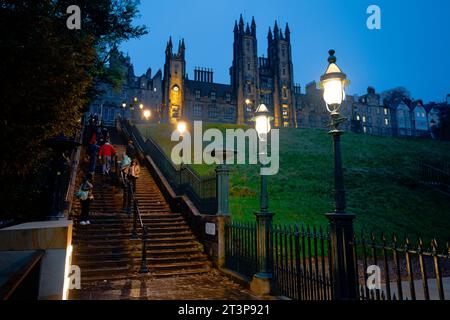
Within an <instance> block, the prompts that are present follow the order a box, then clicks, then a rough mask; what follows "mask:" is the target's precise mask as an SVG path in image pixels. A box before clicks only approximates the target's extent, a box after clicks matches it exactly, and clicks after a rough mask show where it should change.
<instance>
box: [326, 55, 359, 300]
mask: <svg viewBox="0 0 450 320" xmlns="http://www.w3.org/2000/svg"><path fill="white" fill-rule="evenodd" d="M328 53H329V57H328V68H327V70H326V71H325V74H324V75H322V76H321V77H320V84H321V87H322V88H323V99H324V100H325V103H326V105H327V110H328V112H329V113H330V117H331V121H330V124H329V126H330V128H331V130H330V132H329V133H330V134H331V135H332V136H333V150H334V189H335V192H334V194H335V199H334V202H335V209H334V212H331V213H327V214H326V216H327V218H328V221H329V230H330V243H331V244H332V245H331V260H332V261H334V263H333V264H334V270H333V282H334V286H333V290H334V297H335V298H336V299H355V298H356V295H357V290H358V289H357V285H356V282H355V277H356V276H355V272H356V271H355V268H354V258H353V254H352V249H353V247H352V245H351V244H350V242H351V240H352V239H353V236H354V231H353V220H354V218H355V215H353V214H349V213H346V210H345V207H346V205H345V189H344V175H343V170H342V157H341V135H342V134H343V133H344V132H343V131H342V130H340V129H339V126H340V124H341V123H343V122H345V121H346V120H347V119H346V118H345V117H343V116H341V114H340V113H339V109H340V107H341V104H342V102H343V101H344V100H345V87H346V86H347V84H348V80H347V76H346V75H345V73H343V72H342V71H341V69H340V68H339V67H338V66H337V65H336V57H335V56H334V54H335V51H334V50H330V51H328Z"/></svg>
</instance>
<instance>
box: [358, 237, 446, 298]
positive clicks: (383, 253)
mask: <svg viewBox="0 0 450 320" xmlns="http://www.w3.org/2000/svg"><path fill="white" fill-rule="evenodd" d="M352 247H353V255H354V257H355V261H356V262H355V270H357V272H356V275H355V276H356V277H357V278H356V280H357V283H358V284H359V287H358V296H359V299H361V300H445V299H446V298H447V299H449V298H450V297H448V296H447V297H446V296H445V290H444V289H445V288H444V281H443V278H444V277H445V276H447V277H448V276H450V247H449V245H448V244H447V246H446V248H443V249H439V246H438V243H437V241H436V240H435V239H434V240H432V241H431V242H430V243H428V244H425V243H424V242H423V241H422V239H420V238H419V239H418V241H417V243H416V244H413V243H412V242H411V241H410V239H409V238H405V239H404V240H402V241H400V240H399V239H398V237H397V236H396V235H395V234H394V235H393V236H392V237H391V238H389V239H388V238H387V237H386V236H385V235H381V237H378V238H377V237H375V235H374V234H371V235H370V237H365V236H364V235H363V234H361V235H360V236H359V237H355V239H354V241H353V242H352ZM371 265H373V266H377V267H379V269H378V270H379V271H380V278H379V279H380V280H381V281H380V287H379V288H374V289H369V287H368V286H367V280H368V277H369V275H368V273H367V270H368V269H367V268H368V267H369V266H371ZM369 282H371V281H369Z"/></svg>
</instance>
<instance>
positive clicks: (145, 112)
mask: <svg viewBox="0 0 450 320" xmlns="http://www.w3.org/2000/svg"><path fill="white" fill-rule="evenodd" d="M142 114H143V115H144V118H145V120H148V119H150V117H151V115H152V113H151V111H150V110H149V109H145V110H144V112H143V113H142Z"/></svg>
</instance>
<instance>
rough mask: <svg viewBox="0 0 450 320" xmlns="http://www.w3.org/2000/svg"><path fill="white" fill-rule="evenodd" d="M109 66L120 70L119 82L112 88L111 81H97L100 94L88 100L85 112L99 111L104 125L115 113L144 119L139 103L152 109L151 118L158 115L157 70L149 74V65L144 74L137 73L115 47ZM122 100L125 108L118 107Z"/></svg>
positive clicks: (159, 76)
mask: <svg viewBox="0 0 450 320" xmlns="http://www.w3.org/2000/svg"><path fill="white" fill-rule="evenodd" d="M110 67H111V68H115V69H116V70H120V72H122V75H123V78H124V80H123V83H122V86H121V87H120V88H118V89H115V88H113V87H112V86H111V85H106V84H100V85H99V86H98V87H97V89H98V90H101V91H102V92H103V94H101V95H99V96H98V97H97V99H96V100H95V101H94V102H93V103H92V104H91V106H90V108H89V113H92V114H97V115H99V118H100V119H102V122H103V124H105V125H107V126H112V125H114V121H115V119H116V118H117V117H118V116H122V117H125V118H132V119H134V120H137V121H144V119H143V116H142V112H141V111H140V108H139V105H140V104H142V105H143V108H145V109H149V110H150V111H151V112H152V115H153V116H152V120H153V121H155V120H156V119H158V118H159V116H158V114H159V112H160V108H161V101H162V72H161V70H158V71H157V72H156V74H155V75H154V76H152V70H151V69H150V68H149V69H148V70H147V72H146V73H145V74H143V75H141V76H139V77H137V76H136V75H135V74H134V68H133V65H132V64H131V62H130V58H129V57H124V56H123V55H122V54H121V53H119V51H118V50H117V49H116V48H115V49H113V50H112V52H111V58H110ZM135 98H137V99H136V100H135ZM123 103H125V104H126V108H123V107H122V104H123Z"/></svg>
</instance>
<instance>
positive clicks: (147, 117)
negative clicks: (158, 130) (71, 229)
mask: <svg viewBox="0 0 450 320" xmlns="http://www.w3.org/2000/svg"><path fill="white" fill-rule="evenodd" d="M142 115H143V116H144V118H145V120H146V121H148V120H149V119H150V117H151V116H152V112H151V111H150V110H149V109H145V110H144V111H142ZM148 130H149V128H148V125H147V126H145V135H146V136H147V138H148V137H149V136H150V135H149V131H148Z"/></svg>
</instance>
